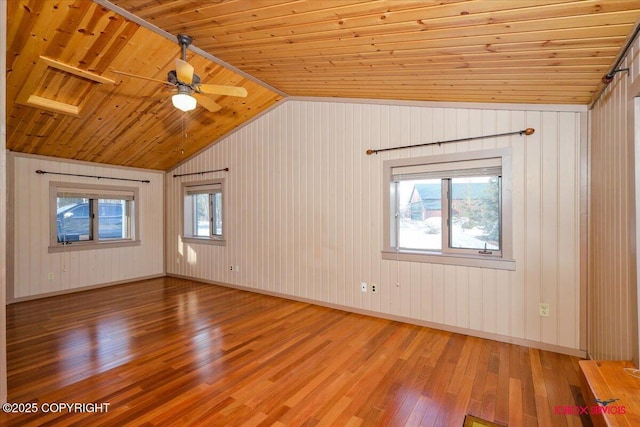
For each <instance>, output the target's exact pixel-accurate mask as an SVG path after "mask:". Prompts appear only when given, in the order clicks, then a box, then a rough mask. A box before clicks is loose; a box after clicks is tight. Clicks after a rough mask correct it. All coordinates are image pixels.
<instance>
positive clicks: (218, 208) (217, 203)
mask: <svg viewBox="0 0 640 427" xmlns="http://www.w3.org/2000/svg"><path fill="white" fill-rule="evenodd" d="M211 196H212V197H213V218H214V224H215V226H214V230H215V231H214V233H213V234H215V235H216V236H222V193H213V194H212V195H211Z"/></svg>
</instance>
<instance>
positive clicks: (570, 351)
mask: <svg viewBox="0 0 640 427" xmlns="http://www.w3.org/2000/svg"><path fill="white" fill-rule="evenodd" d="M167 276H169V277H175V278H179V279H186V280H193V281H196V282H202V283H208V284H212V285H219V286H224V287H227V288H232V289H238V290H242V291H248V292H255V293H258V294H263V295H269V296H274V297H279V298H284V299H288V300H292V301H298V302H304V303H308V304H314V305H319V306H322V307H327V308H333V309H336V310H341V311H347V312H350V313H356V314H362V315H365V316H371V317H378V318H381V319H387V320H393V321H396V322H403V323H409V324H413V325H418V326H424V327H427V328H433V329H438V330H441V331H446V332H452V333H456V334H462V335H469V336H472V337H477V338H483V339H487V340H492V341H499V342H504V343H508V344H515V345H520V346H524V347H530V348H535V349H538V350H545V351H551V352H554V353H560V354H566V355H568V356H575V357H579V358H582V359H584V358H586V357H587V352H586V350H578V349H574V348H571V347H564V346H560V345H555V344H547V343H543V342H539V341H531V340H527V339H523V338H515V337H510V336H507V335H501V334H494V333H490V332H484V331H478V330H475V329H467V328H461V327H458V326H451V325H445V324H442V323H436V322H428V321H425V320H419V319H413V318H410V317H404V316H398V315H394V314H388V313H380V312H378V311H372V310H364V309H360V308H355V307H349V306H345V305H340V304H334V303H329V302H324V301H319V300H314V299H310V298H302V297H297V296H293V295H288V294H282V293H279V292H272V291H267V290H264V289H256V288H250V287H246V286H240V285H233V284H230V283H224V282H216V281H212V280H206V279H200V278H194V277H189V276H183V275H180V274H173V273H167Z"/></svg>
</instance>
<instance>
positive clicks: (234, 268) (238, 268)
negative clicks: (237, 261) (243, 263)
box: [233, 265, 240, 273]
mask: <svg viewBox="0 0 640 427" xmlns="http://www.w3.org/2000/svg"><path fill="white" fill-rule="evenodd" d="M233 271H235V272H236V273H240V266H239V265H234V266H233Z"/></svg>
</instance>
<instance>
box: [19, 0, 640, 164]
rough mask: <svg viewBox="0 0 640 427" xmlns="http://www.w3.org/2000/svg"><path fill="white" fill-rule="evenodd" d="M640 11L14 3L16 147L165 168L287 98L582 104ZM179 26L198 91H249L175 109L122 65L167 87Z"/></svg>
mask: <svg viewBox="0 0 640 427" xmlns="http://www.w3.org/2000/svg"><path fill="white" fill-rule="evenodd" d="M639 17H640V1H633V0H628V1H627V0H621V1H618V0H606V1H605V0H601V1H592V0H584V1H572V0H535V1H534V0H518V1H513V0H438V1H435V0H433V1H431V0H420V1H416V0H380V1H357V0H332V1H317V0H299V1H291V0H287V1H285V0H264V1H249V0H228V1H211V0H208V1H166V0H111V1H108V0H96V3H94V2H91V1H89V0H75V1H72V0H57V1H54V0H52V1H42V0H31V1H29V0H15V1H14V0H12V1H11V2H9V3H8V40H7V68H8V71H7V86H8V87H7V92H8V99H7V104H8V105H7V111H8V113H7V114H8V117H7V132H8V147H9V149H11V150H14V151H21V152H27V153H36V154H44V155H49V156H57V157H63V158H73V159H79V160H88V161H94V162H101V163H109V164H115V165H127V166H138V167H145V168H154V169H161V170H168V169H171V168H172V167H173V166H175V165H176V164H177V163H179V162H180V161H182V160H184V159H186V158H187V157H189V156H190V155H192V154H193V153H195V152H197V151H199V150H200V149H202V148H203V147H206V146H208V145H209V144H211V143H212V142H215V141H216V140H218V139H219V138H220V137H221V136H223V135H225V134H226V133H228V132H229V131H230V130H232V129H234V128H236V127H238V126H240V125H241V124H242V123H244V122H246V121H247V120H249V119H251V118H252V117H254V116H255V115H256V114H259V113H260V112H261V111H264V110H265V109H266V108H268V107H270V106H272V105H273V104H275V103H277V102H278V101H280V100H281V99H282V98H283V95H290V96H304V97H318V96H320V97H354V98H369V99H376V98H377V99H398V100H421V101H447V102H456V101H463V102H499V103H545V104H584V105H587V104H589V103H590V102H592V101H593V99H594V97H595V96H597V94H598V93H599V92H600V90H601V88H602V85H603V83H602V82H601V78H602V76H603V75H604V74H606V73H607V72H609V71H610V70H611V67H612V65H613V64H614V63H615V62H616V59H617V57H618V55H619V54H620V51H621V49H622V48H623V47H624V45H625V44H626V42H627V41H628V39H629V37H630V35H631V34H633V33H634V29H635V25H636V23H637V22H638V18H639ZM180 33H182V34H188V35H190V36H191V37H193V39H194V42H193V46H194V47H195V49H194V50H195V51H196V52H199V53H201V54H196V53H193V52H191V51H190V52H189V53H188V56H187V60H188V62H189V63H191V64H192V65H193V66H194V67H195V69H196V72H197V73H198V74H199V75H200V76H201V78H202V80H203V83H212V84H226V85H236V86H243V87H245V88H246V89H247V90H248V92H249V96H248V97H247V98H233V97H228V96H219V97H215V98H214V100H215V101H216V102H218V103H219V104H220V105H222V107H223V108H222V109H221V110H220V111H218V112H216V113H211V112H208V111H206V110H204V109H202V108H198V109H196V110H194V111H192V112H189V113H181V112H180V111H178V110H176V109H175V108H173V107H172V105H171V102H170V95H171V93H169V92H167V90H166V86H164V85H162V84H161V83H158V82H153V81H148V80H142V79H137V78H133V77H128V76H125V75H122V74H116V73H114V72H113V70H118V71H123V72H128V73H134V74H138V75H143V76H146V77H151V78H155V79H158V80H165V79H166V73H167V72H168V71H169V70H171V69H173V68H174V60H175V59H176V58H178V57H179V56H180V49H179V47H178V45H177V44H176V43H175V41H174V40H170V39H169V38H168V37H171V36H175V35H176V34H180ZM163 35H166V36H167V37H164V36H163ZM41 57H45V59H42V58H41ZM46 58H48V59H50V60H56V61H59V62H60V63H62V64H66V65H68V66H70V67H73V69H72V70H71V72H69V71H64V70H61V69H58V68H55V67H51V66H46V65H43V61H45V62H46ZM225 63H226V64H230V67H229V68H225V67H224V66H223V65H224V64H225ZM221 64H222V65H221ZM74 70H80V71H87V72H90V73H93V74H95V75H97V76H101V77H103V78H107V79H110V80H113V83H108V82H103V83H99V82H96V81H94V80H92V78H93V76H92V75H84V76H83V75H82V73H78V72H76V73H75V74H74V73H73V71H74ZM623 74H624V73H621V74H618V75H617V76H616V78H624V76H623ZM31 95H33V96H34V97H33V98H29V97H30V96H31ZM25 99H32V100H35V101H38V100H40V101H42V102H41V104H38V102H30V103H29V102H26V103H25V102H24V101H25ZM19 102H22V103H19ZM56 102H59V103H61V104H66V105H71V106H72V107H74V108H75V109H76V110H72V111H71V112H66V114H63V113H59V112H55V111H56V110H55V108H54V109H53V111H52V109H51V108H49V109H45V108H44V107H51V106H54V107H55V106H57V105H58V104H56ZM43 103H44V107H43ZM34 104H35V105H34ZM58 106H59V105H58ZM74 112H77V114H75V115H73V113H74Z"/></svg>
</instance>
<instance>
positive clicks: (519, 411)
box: [0, 278, 590, 427]
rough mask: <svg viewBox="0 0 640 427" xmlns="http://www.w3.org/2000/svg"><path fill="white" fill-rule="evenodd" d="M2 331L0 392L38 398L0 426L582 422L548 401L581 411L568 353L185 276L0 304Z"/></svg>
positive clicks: (17, 398)
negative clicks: (469, 419) (4, 360)
mask: <svg viewBox="0 0 640 427" xmlns="http://www.w3.org/2000/svg"><path fill="white" fill-rule="evenodd" d="M7 324H8V325H7V329H8V330H7V334H8V342H7V352H8V377H9V378H8V379H9V401H10V402H31V403H34V404H37V405H38V407H37V411H36V412H35V413H31V414H1V415H0V425H3V426H4V425H21V426H22V425H56V424H60V425H65V426H66V425H83V426H85V425H106V426H122V425H128V424H131V425H146V426H152V425H224V426H239V425H247V426H249V425H256V426H258V425H260V426H263V425H264V426H268V425H277V426H284V425H290V426H315V425H318V426H321V425H322V426H358V425H363V426H377V425H380V426H404V425H409V426H418V425H421V426H439V425H451V426H461V425H462V423H463V419H464V416H465V414H467V413H471V414H473V415H476V416H479V417H482V418H485V419H488V420H492V421H496V422H498V423H501V424H505V425H506V424H509V425H510V426H512V427H517V426H536V425H540V426H580V425H583V424H582V423H583V421H584V422H585V425H590V422H589V420H588V419H586V420H582V419H581V418H580V417H578V416H575V415H561V414H557V413H556V410H555V408H556V406H558V405H562V406H576V405H578V406H579V405H581V404H582V405H583V402H582V398H581V397H580V389H579V387H580V380H579V374H578V359H577V358H574V357H569V356H564V355H559V354H556V353H551V352H546V351H539V350H535V349H529V348H526V347H521V346H517V345H510V344H504V343H499V342H495V341H489V340H483V339H480V338H474V337H468V336H464V335H459V334H453V333H449V332H443V331H438V330H434V329H429V328H424V327H419V326H415V325H410V324H404V323H398V322H393V321H389V320H383V319H377V318H372V317H367V316H362V315H358V314H353V313H347V312H342V311H337V310H332V309H329V308H325V307H319V306H314V305H310V304H305V303H300V302H295V301H289V300H283V299H279V298H275V297H270V296H265V295H259V294H254V293H250V292H243V291H239V290H234V289H229V288H224V287H220V286H213V285H208V284H202V283H198V282H192V281H187V280H181V279H174V278H161V279H154V280H148V281H143V282H136V283H130V284H126V285H119V286H113V287H109V288H103V289H97V290H92V291H87V292H81V293H76V294H71V295H65V296H59V297H52V298H47V299H42V300H36V301H29V302H24V303H19V304H14V305H11V306H9V307H8V310H7ZM60 403H82V404H85V405H84V406H75V407H73V408H72V410H69V408H65V407H61V406H60V405H59V404H60ZM104 403H107V404H108V407H106V406H105V405H104ZM92 405H93V406H92ZM99 405H100V406H99ZM14 406H16V409H18V408H17V405H14ZM22 409H25V408H22ZM30 409H35V408H33V407H32V408H30Z"/></svg>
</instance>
